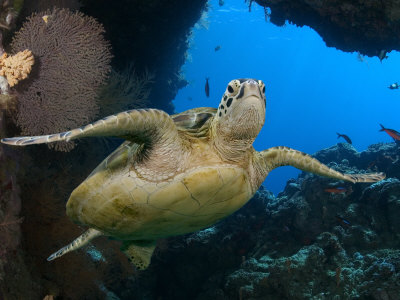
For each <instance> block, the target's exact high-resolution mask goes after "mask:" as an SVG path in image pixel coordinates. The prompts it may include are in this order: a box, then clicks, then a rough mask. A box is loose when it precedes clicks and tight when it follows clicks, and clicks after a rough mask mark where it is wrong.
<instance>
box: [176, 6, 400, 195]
mask: <svg viewBox="0 0 400 300" xmlns="http://www.w3.org/2000/svg"><path fill="white" fill-rule="evenodd" d="M209 6H210V9H209V11H208V13H207V20H208V29H207V28H206V27H205V26H204V23H207V21H205V20H204V18H203V20H202V21H200V22H199V24H198V25H196V26H195V28H194V29H193V34H192V37H191V47H190V49H189V51H188V59H187V61H186V64H185V65H184V66H183V68H182V74H184V76H185V78H186V79H187V80H188V81H189V85H188V86H187V87H185V88H184V89H182V90H180V91H179V93H178V95H177V96H176V99H175V100H174V105H175V110H176V112H181V111H183V110H186V109H189V108H193V107H198V106H211V107H217V106H218V103H219V101H220V98H221V96H222V94H223V93H224V91H225V89H226V85H227V83H228V82H229V81H230V80H232V79H235V78H248V77H250V78H257V79H261V80H263V81H264V82H265V83H266V85H267V90H266V94H267V115H266V122H265V125H264V128H263V130H262V131H261V133H260V134H259V136H258V138H257V140H256V142H255V144H254V146H255V148H256V150H263V149H266V148H269V147H272V146H288V147H292V148H295V149H297V150H301V151H304V152H307V153H310V154H311V153H314V152H316V151H318V150H320V149H323V148H327V147H330V146H332V145H334V144H336V143H337V142H344V140H343V139H340V140H338V139H337V135H336V132H340V133H345V134H347V135H348V136H349V137H350V138H351V139H352V141H353V145H354V147H355V148H356V149H357V150H358V151H362V150H365V149H366V148H367V147H368V145H370V144H374V143H378V142H391V141H392V139H391V138H390V137H389V136H388V135H387V134H385V133H382V132H379V131H378V130H379V129H380V126H379V123H382V124H383V125H384V126H385V127H387V128H392V129H397V130H399V131H400V121H399V109H400V90H389V89H388V88H387V87H388V86H389V85H390V84H392V83H393V82H396V81H399V82H400V76H399V74H398V72H399V66H400V55H399V54H398V52H391V53H389V54H388V56H389V59H387V60H384V61H383V62H382V63H381V62H380V61H379V59H378V58H377V57H374V58H369V57H364V61H360V60H359V59H358V56H357V53H345V52H342V51H340V50H336V49H335V48H328V47H326V45H325V43H324V42H323V40H322V38H321V37H320V36H319V35H318V34H317V33H316V32H315V31H314V30H313V29H310V28H308V27H302V28H300V27H296V26H293V25H290V24H287V25H285V26H283V27H277V26H275V25H273V24H272V23H269V22H267V21H265V18H264V10H263V8H262V7H260V6H258V5H256V4H254V3H253V5H252V9H251V12H249V9H248V6H247V4H245V3H244V2H243V0H230V1H228V0H227V1H225V4H224V6H222V7H220V6H219V5H218V0H212V1H209ZM218 45H219V46H221V49H220V50H219V51H215V50H214V49H215V47H216V46H218ZM206 77H210V98H207V97H206V95H205V92H204V85H205V78H206ZM382 171H384V170H382ZM297 173H298V171H297V170H296V169H295V168H292V167H284V168H278V169H276V170H274V171H272V172H271V174H270V175H269V176H268V178H267V180H266V182H265V183H264V185H265V186H266V187H267V188H268V189H269V190H271V191H273V192H274V193H278V192H280V191H281V190H282V189H283V188H284V185H285V183H286V181H287V179H289V178H291V177H296V176H297Z"/></svg>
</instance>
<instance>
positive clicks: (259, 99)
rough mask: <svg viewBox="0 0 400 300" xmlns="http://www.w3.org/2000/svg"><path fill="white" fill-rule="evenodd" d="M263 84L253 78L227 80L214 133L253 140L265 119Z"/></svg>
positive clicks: (236, 138)
mask: <svg viewBox="0 0 400 300" xmlns="http://www.w3.org/2000/svg"><path fill="white" fill-rule="evenodd" d="M265 103H266V100H265V84H264V83H263V82H262V81H261V80H256V79H235V80H232V81H231V82H229V84H228V86H227V88H226V91H225V93H224V95H223V96H222V100H221V103H220V105H219V107H218V111H217V114H216V116H215V118H216V119H215V122H216V127H217V131H218V135H223V136H225V137H229V138H231V139H235V140H242V139H243V140H249V139H252V140H254V139H255V138H256V137H257V135H258V133H259V132H260V130H261V128H262V126H263V125H264V121H265Z"/></svg>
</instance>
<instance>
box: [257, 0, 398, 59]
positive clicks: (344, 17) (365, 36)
mask: <svg viewBox="0 0 400 300" xmlns="http://www.w3.org/2000/svg"><path fill="white" fill-rule="evenodd" d="M251 2H253V1H250V3H251ZM254 2H256V3H258V4H259V5H260V6H263V7H269V8H270V10H271V12H270V15H269V16H268V17H269V19H270V21H271V22H272V23H274V24H276V25H278V26H283V25H284V24H285V21H286V20H287V21H289V22H290V23H293V24H296V25H297V26H304V25H307V26H309V27H311V28H313V29H314V30H315V31H316V32H318V34H319V35H320V36H321V37H322V38H323V40H324V41H325V43H326V45H327V46H328V47H335V48H337V49H339V50H342V51H346V52H353V51H358V52H360V53H361V54H362V55H367V56H379V55H380V53H381V51H382V50H384V51H386V52H390V51H391V50H400V45H399V42H398V36H399V34H400V26H399V22H400V3H399V2H398V1H395V0H388V1H350V0H334V1H320V0H307V1H304V0H283V1H282V0H255V1H254ZM250 5H251V4H250Z"/></svg>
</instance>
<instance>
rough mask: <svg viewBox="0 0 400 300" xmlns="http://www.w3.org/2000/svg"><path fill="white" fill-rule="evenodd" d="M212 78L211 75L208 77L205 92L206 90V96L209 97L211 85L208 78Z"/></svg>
mask: <svg viewBox="0 0 400 300" xmlns="http://www.w3.org/2000/svg"><path fill="white" fill-rule="evenodd" d="M209 79H210V78H209V77H206V86H205V89H204V90H205V92H206V96H207V98H208V97H210V85H209V84H208V80H209Z"/></svg>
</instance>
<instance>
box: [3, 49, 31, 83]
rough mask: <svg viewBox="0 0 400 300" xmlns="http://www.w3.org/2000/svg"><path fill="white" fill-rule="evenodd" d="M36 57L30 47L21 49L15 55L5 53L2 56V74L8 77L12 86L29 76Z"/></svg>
mask: <svg viewBox="0 0 400 300" xmlns="http://www.w3.org/2000/svg"><path fill="white" fill-rule="evenodd" d="M34 62H35V58H34V57H33V55H32V52H31V51H30V50H28V49H26V50H24V51H20V52H18V53H17V54H15V55H13V56H8V54H7V53H3V55H2V56H1V57H0V76H4V77H6V78H7V82H8V84H9V86H10V87H13V86H14V85H16V84H17V83H18V82H19V81H21V80H23V79H25V78H27V77H28V75H29V73H30V72H31V70H32V65H33V64H34Z"/></svg>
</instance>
